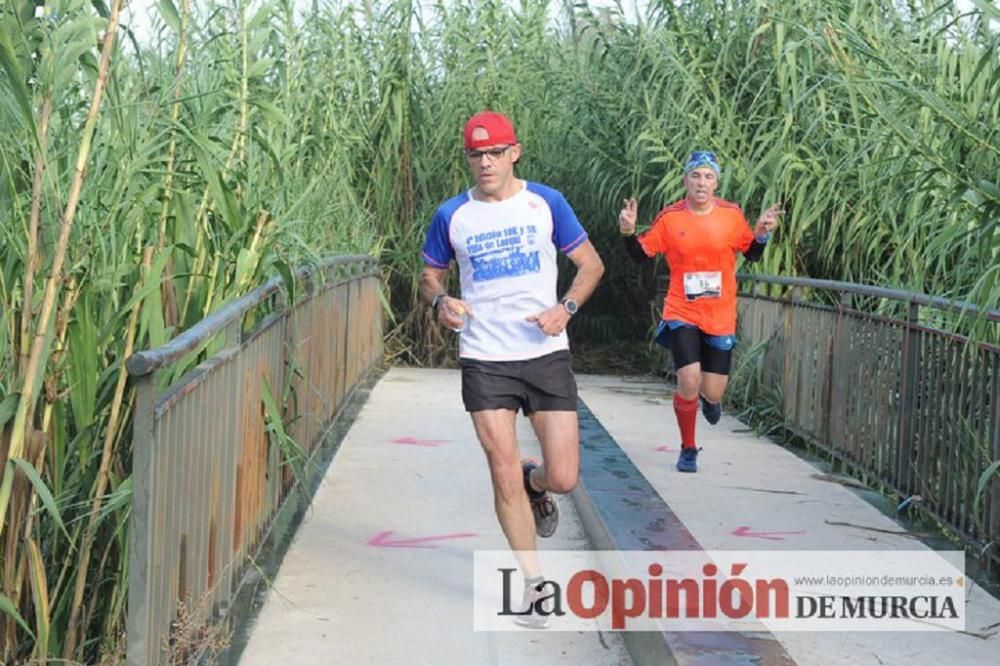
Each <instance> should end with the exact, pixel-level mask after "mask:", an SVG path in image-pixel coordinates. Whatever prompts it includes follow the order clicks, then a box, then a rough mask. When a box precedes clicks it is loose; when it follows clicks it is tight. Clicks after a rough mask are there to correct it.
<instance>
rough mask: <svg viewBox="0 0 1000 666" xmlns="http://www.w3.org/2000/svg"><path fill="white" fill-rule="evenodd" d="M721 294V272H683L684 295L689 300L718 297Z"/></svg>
mask: <svg viewBox="0 0 1000 666" xmlns="http://www.w3.org/2000/svg"><path fill="white" fill-rule="evenodd" d="M721 295H722V272H721V271H705V272H703V273H685V274H684V296H686V297H687V299H688V300H689V301H694V300H697V299H699V298H718V297H719V296H721Z"/></svg>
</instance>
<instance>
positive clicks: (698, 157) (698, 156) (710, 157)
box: [688, 150, 719, 163]
mask: <svg viewBox="0 0 1000 666" xmlns="http://www.w3.org/2000/svg"><path fill="white" fill-rule="evenodd" d="M701 161H709V162H716V163H718V161H719V160H718V159H717V158H716V157H715V153H713V152H710V151H707V150H698V151H695V152H693V153H691V159H689V160H688V162H701Z"/></svg>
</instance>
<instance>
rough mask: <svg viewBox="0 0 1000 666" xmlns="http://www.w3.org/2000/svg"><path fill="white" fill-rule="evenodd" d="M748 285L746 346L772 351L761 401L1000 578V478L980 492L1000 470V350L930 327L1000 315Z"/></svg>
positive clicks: (870, 295)
mask: <svg viewBox="0 0 1000 666" xmlns="http://www.w3.org/2000/svg"><path fill="white" fill-rule="evenodd" d="M740 284H741V288H742V290H743V292H744V293H742V294H741V295H740V298H739V304H738V308H739V332H738V339H739V347H740V349H741V350H742V352H743V353H745V352H746V350H748V349H750V348H753V347H755V346H757V345H761V344H762V347H763V351H762V354H761V355H760V356H759V357H758V359H757V362H758V363H760V364H761V366H760V367H759V370H760V373H759V376H760V377H761V378H762V381H761V382H759V384H758V385H756V386H754V387H752V393H751V402H759V401H760V400H761V399H762V398H763V396H762V395H761V394H762V392H763V391H769V392H770V395H771V397H772V399H774V397H775V396H778V399H779V400H780V405H781V411H782V418H783V420H784V426H785V427H786V428H787V430H788V431H789V432H792V433H794V434H796V435H799V436H801V437H803V438H804V439H806V440H808V441H809V442H810V443H812V444H814V445H816V446H818V447H819V448H821V449H823V450H825V451H827V452H829V453H830V454H831V455H832V456H833V457H834V458H836V459H839V460H840V461H842V462H844V463H846V464H847V465H848V467H849V468H851V469H853V470H854V471H855V472H856V473H859V474H861V475H862V476H865V477H867V478H869V479H870V480H874V481H877V482H878V483H880V484H882V485H883V487H884V488H886V489H888V490H891V491H893V492H895V493H897V494H898V496H899V497H900V498H910V499H911V500H912V501H913V502H915V505H917V506H919V507H920V508H921V509H923V510H924V511H926V512H928V513H929V514H930V515H932V516H933V517H935V518H936V519H937V520H938V521H940V522H941V523H942V524H943V525H945V526H947V527H949V528H950V529H951V530H953V531H954V533H955V534H956V535H957V536H959V537H961V538H962V539H964V540H965V541H966V543H967V544H968V545H969V546H970V547H972V548H974V549H976V551H977V552H978V553H979V554H980V557H981V560H982V564H983V565H985V567H986V568H987V569H988V570H989V569H991V570H992V571H993V573H994V574H996V573H1000V475H998V474H991V475H987V476H986V477H985V478H986V482H985V484H984V485H983V486H982V487H981V488H980V479H981V478H983V477H984V474H985V473H986V470H987V469H988V468H989V467H990V465H991V464H992V463H993V462H994V461H997V460H1000V347H998V346H996V345H993V344H988V343H985V342H977V341H974V340H971V339H970V338H969V337H968V336H966V335H961V334H956V333H953V332H947V331H944V330H940V329H938V328H936V327H933V326H930V325H928V324H927V323H924V322H926V321H927V320H929V319H931V320H932V319H934V318H935V317H936V316H938V315H940V313H941V312H942V311H947V312H951V313H960V314H962V315H963V318H962V319H961V320H960V321H961V322H962V323H963V328H966V329H970V328H971V326H972V325H973V323H978V325H980V326H982V327H986V328H989V327H995V326H997V325H998V324H1000V310H995V309H990V310H982V309H979V308H977V307H975V306H973V305H970V304H968V303H961V302H956V301H949V300H947V299H943V298H938V297H933V296H927V295H925V294H916V293H909V292H903V291H896V290H891V289H884V288H879V287H870V286H864V285H856V284H849V283H843V282H831V281H826V280H809V279H802V278H782V277H771V276H753V275H744V276H740ZM765 292H767V293H768V295H764V294H765ZM806 293H808V294H810V295H811V296H810V298H808V299H806V298H803V295H804V294H806ZM831 296H832V298H831ZM823 298H825V303H824V302H823ZM856 300H860V301H867V302H868V304H869V305H871V304H873V303H875V302H878V303H879V304H880V305H882V306H883V308H882V309H883V310H884V309H885V307H884V306H885V305H887V304H893V305H894V307H890V308H889V310H895V311H896V312H897V313H898V314H896V315H889V316H886V315H878V314H872V313H871V312H869V311H864V310H862V309H860V308H856V307H852V306H853V303H854V301H856ZM831 303H833V304H831ZM867 309H868V308H865V310H867ZM965 324H967V326H965ZM992 339H996V338H995V337H993V338H992Z"/></svg>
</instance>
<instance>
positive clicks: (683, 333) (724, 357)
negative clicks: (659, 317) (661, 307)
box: [656, 321, 736, 375]
mask: <svg viewBox="0 0 1000 666" xmlns="http://www.w3.org/2000/svg"><path fill="white" fill-rule="evenodd" d="M656 343H657V344H659V345H660V346H661V347H663V348H665V349H669V350H670V353H671V355H672V356H673V358H674V368H675V369H676V370H680V369H681V368H683V367H685V366H688V365H691V364H692V363H700V364H701V369H702V371H703V372H712V373H715V374H718V375H728V374H729V368H730V366H731V365H732V359H733V347H734V346H735V345H736V336H735V335H709V334H707V333H705V332H703V331H702V330H701V329H700V328H698V327H697V326H694V325H693V324H688V323H686V322H681V321H670V322H667V321H661V322H660V325H659V326H658V327H657V329H656Z"/></svg>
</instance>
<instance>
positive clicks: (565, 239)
mask: <svg viewBox="0 0 1000 666" xmlns="http://www.w3.org/2000/svg"><path fill="white" fill-rule="evenodd" d="M529 189H531V190H533V191H534V192H536V193H538V194H539V195H541V196H542V198H544V199H545V201H546V203H548V204H549V209H550V210H551V211H552V242H553V244H555V246H556V247H557V248H559V251H560V252H563V253H565V254H569V253H570V252H572V251H573V250H575V249H576V248H578V247H580V246H581V245H583V244H584V243H585V242H587V232H586V231H584V229H583V225H581V224H580V220H578V219H576V213H574V212H573V209H572V208H571V207H570V205H569V202H568V201H566V197H564V196H563V195H562V193H561V192H558V191H556V190H553V189H552V188H549V187H545V186H544V185H537V184H535V183H531V184H529Z"/></svg>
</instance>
